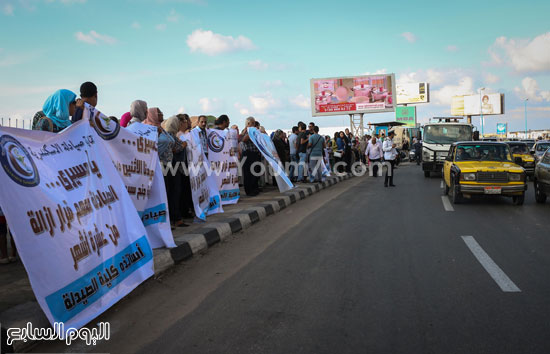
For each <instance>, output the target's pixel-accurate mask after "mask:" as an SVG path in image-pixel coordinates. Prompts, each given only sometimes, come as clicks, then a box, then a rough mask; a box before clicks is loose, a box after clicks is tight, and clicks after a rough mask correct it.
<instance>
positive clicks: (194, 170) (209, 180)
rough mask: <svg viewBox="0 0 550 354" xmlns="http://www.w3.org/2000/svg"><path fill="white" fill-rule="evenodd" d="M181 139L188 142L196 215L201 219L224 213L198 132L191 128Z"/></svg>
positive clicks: (190, 176) (189, 166) (188, 159)
mask: <svg viewBox="0 0 550 354" xmlns="http://www.w3.org/2000/svg"><path fill="white" fill-rule="evenodd" d="M180 139H181V140H183V141H186V142H187V148H186V151H187V166H186V167H187V170H188V173H189V181H190V183H191V199H192V200H193V207H194V208H195V215H196V216H197V218H199V219H201V220H206V216H207V215H210V214H215V213H222V212H223V209H222V205H221V200H220V191H219V189H218V185H217V182H216V179H215V178H214V176H213V175H212V173H211V170H210V165H209V164H208V161H206V157H205V155H204V153H203V152H202V148H201V144H200V140H199V137H198V134H196V133H194V132H193V130H191V132H187V133H184V134H182V135H181V136H180ZM207 169H208V170H209V171H208V172H207Z"/></svg>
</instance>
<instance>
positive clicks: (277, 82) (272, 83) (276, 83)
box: [264, 80, 285, 88]
mask: <svg viewBox="0 0 550 354" xmlns="http://www.w3.org/2000/svg"><path fill="white" fill-rule="evenodd" d="M284 86H285V83H284V82H283V81H282V80H273V81H266V82H264V87H265V88H277V87H284Z"/></svg>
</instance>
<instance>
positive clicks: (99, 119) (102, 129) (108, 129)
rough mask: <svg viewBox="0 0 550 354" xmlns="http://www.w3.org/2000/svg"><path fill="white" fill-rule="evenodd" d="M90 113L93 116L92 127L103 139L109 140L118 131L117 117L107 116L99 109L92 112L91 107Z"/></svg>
mask: <svg viewBox="0 0 550 354" xmlns="http://www.w3.org/2000/svg"><path fill="white" fill-rule="evenodd" d="M90 113H92V117H93V118H92V119H93V123H94V124H93V127H94V129H95V131H96V132H97V135H99V136H100V137H101V138H103V140H111V139H113V138H115V137H116V136H117V135H118V132H119V131H120V124H119V123H118V119H116V118H115V117H112V118H111V117H107V116H106V115H104V114H101V112H99V111H97V112H94V110H93V109H91V112H90ZM94 113H95V114H94Z"/></svg>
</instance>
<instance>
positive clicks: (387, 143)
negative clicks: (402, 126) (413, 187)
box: [382, 130, 397, 187]
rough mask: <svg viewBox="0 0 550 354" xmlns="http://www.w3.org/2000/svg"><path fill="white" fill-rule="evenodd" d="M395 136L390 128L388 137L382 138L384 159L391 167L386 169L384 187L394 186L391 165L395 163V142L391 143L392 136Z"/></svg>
mask: <svg viewBox="0 0 550 354" xmlns="http://www.w3.org/2000/svg"><path fill="white" fill-rule="evenodd" d="M394 136H395V132H394V131H393V130H390V132H389V133H388V137H387V138H386V140H384V144H383V145H382V150H383V151H384V160H386V161H387V162H389V163H390V165H391V167H390V168H389V169H388V170H389V171H388V170H387V171H386V177H385V179H384V187H387V186H388V182H389V186H390V187H395V184H393V166H394V165H395V158H396V157H397V149H396V148H395V146H396V145H395V144H394V143H393V137H394Z"/></svg>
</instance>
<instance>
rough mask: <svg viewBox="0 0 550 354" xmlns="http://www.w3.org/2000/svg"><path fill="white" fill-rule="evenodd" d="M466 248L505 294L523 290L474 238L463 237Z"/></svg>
mask: <svg viewBox="0 0 550 354" xmlns="http://www.w3.org/2000/svg"><path fill="white" fill-rule="evenodd" d="M461 237H462V239H463V240H464V242H465V243H466V246H468V248H469V249H470V251H472V253H473V254H474V256H475V257H476V258H477V260H478V262H479V263H481V265H482V266H483V268H485V270H486V271H487V273H489V275H490V276H491V278H493V280H494V281H495V282H496V283H497V284H498V286H500V288H501V289H502V291H504V292H512V293H517V292H521V290H520V289H519V288H518V287H517V286H516V284H514V282H513V281H512V280H511V279H510V278H508V276H507V275H506V274H505V273H504V272H503V271H502V269H500V267H499V266H498V265H497V264H496V263H495V262H494V261H493V260H492V259H491V257H489V255H488V254H487V252H485V251H484V250H483V248H481V246H480V245H479V243H477V241H476V240H475V238H474V237H473V236H461Z"/></svg>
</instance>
